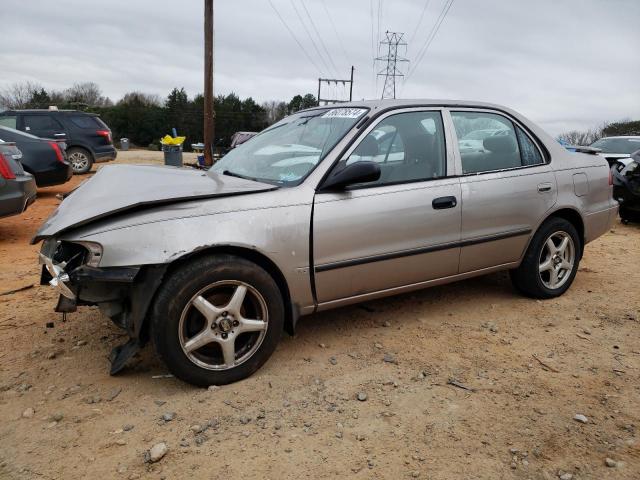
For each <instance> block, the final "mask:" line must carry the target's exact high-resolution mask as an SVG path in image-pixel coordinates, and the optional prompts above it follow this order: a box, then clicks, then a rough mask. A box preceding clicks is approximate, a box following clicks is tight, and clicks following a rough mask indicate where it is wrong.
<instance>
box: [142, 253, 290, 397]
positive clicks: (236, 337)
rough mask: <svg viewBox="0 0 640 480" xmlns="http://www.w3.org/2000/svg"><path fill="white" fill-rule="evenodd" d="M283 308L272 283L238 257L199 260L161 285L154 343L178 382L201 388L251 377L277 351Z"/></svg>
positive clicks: (153, 322)
mask: <svg viewBox="0 0 640 480" xmlns="http://www.w3.org/2000/svg"><path fill="white" fill-rule="evenodd" d="M283 326H284V303H283V300H282V295H281V294H280V290H279V288H278V286H277V284H276V283H275V281H274V280H273V278H272V277H271V276H270V275H269V274H268V273H267V272H266V271H265V270H264V269H262V268H261V267H259V266H258V265H256V264H254V263H252V262H249V261H248V260H245V259H243V258H241V257H236V256H233V255H212V256H209V257H204V258H202V257H200V258H198V259H197V260H193V261H191V262H189V263H187V264H185V265H184V266H182V267H180V268H179V269H178V270H176V271H175V272H174V273H173V274H171V276H170V277H169V278H168V279H167V280H166V281H165V282H164V284H163V285H162V286H161V287H160V290H159V292H158V295H157V297H156V300H155V302H154V305H153V308H152V316H151V337H152V339H153V343H154V344H155V347H156V351H157V352H158V355H159V356H160V358H162V360H163V361H164V362H165V364H166V365H167V367H168V368H169V371H171V373H173V374H174V375H175V376H176V377H178V378H180V379H181V380H184V381H185V382H188V383H191V384H193V385H197V386H203V387H204V386H209V385H223V384H227V383H232V382H236V381H238V380H242V379H243V378H246V377H248V376H250V375H251V374H252V373H254V372H255V371H256V370H258V369H259V368H260V367H261V366H262V365H263V364H264V363H265V362H266V361H267V360H268V359H269V357H270V356H271V354H272V353H273V352H274V350H275V348H276V346H277V344H278V341H279V340H280V336H281V333H282V330H283Z"/></svg>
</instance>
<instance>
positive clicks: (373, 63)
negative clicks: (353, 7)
mask: <svg viewBox="0 0 640 480" xmlns="http://www.w3.org/2000/svg"><path fill="white" fill-rule="evenodd" d="M369 14H370V17H371V59H372V60H371V86H372V87H373V96H375V93H376V61H375V58H376V47H375V43H376V40H375V26H374V23H373V0H369Z"/></svg>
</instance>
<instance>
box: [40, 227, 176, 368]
mask: <svg viewBox="0 0 640 480" xmlns="http://www.w3.org/2000/svg"><path fill="white" fill-rule="evenodd" d="M101 255H102V247H101V246H100V245H99V244H97V243H95V242H70V241H59V240H56V239H54V238H49V239H47V240H45V241H44V242H43V245H42V249H41V251H40V263H41V264H42V273H41V278H40V284H41V285H50V286H52V287H53V288H55V289H56V290H57V291H58V292H59V293H60V297H59V299H58V304H57V306H56V308H55V311H56V312H62V313H69V312H75V311H76V309H77V307H78V306H83V305H88V306H94V305H97V306H98V307H99V308H100V311H101V312H102V313H103V314H104V315H106V316H107V317H109V318H110V319H111V320H112V321H113V323H115V324H116V325H117V326H118V327H120V328H122V329H124V330H125V331H126V332H127V334H128V335H129V341H128V342H127V343H125V344H124V345H120V346H118V347H116V348H114V349H113V351H112V352H111V355H110V360H111V371H110V372H111V374H112V375H113V374H115V373H117V372H118V371H120V370H121V369H122V368H123V367H124V366H125V364H126V362H127V360H129V358H131V357H132V356H133V355H134V354H135V353H136V352H137V351H138V350H139V349H140V348H141V347H142V346H144V344H145V343H146V342H147V341H148V335H147V332H146V331H145V330H144V324H145V318H146V316H147V312H148V310H149V306H150V305H151V301H152V299H153V296H154V294H155V292H156V290H157V289H158V286H159V285H160V283H161V281H162V277H163V276H164V273H165V271H166V269H167V265H144V266H127V267H106V268H100V267H99V266H98V265H99V263H100V258H101Z"/></svg>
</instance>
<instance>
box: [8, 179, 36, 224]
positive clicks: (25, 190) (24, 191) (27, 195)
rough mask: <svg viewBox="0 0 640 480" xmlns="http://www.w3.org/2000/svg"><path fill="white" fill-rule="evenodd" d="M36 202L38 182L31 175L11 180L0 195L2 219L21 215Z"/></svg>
mask: <svg viewBox="0 0 640 480" xmlns="http://www.w3.org/2000/svg"><path fill="white" fill-rule="evenodd" d="M35 200H36V181H35V179H34V178H33V177H32V176H31V175H21V176H18V177H17V178H16V179H15V180H9V181H8V182H7V184H6V185H5V187H4V188H3V192H2V193H1V194H0V217H8V216H9V215H19V214H21V213H22V212H24V211H25V210H26V209H27V207H28V206H29V205H31V204H32V203H33V202H35Z"/></svg>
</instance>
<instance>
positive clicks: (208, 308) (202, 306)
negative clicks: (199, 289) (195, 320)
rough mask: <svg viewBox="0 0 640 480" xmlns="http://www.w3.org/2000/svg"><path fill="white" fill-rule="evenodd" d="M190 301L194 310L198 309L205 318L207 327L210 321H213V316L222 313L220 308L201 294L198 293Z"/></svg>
mask: <svg viewBox="0 0 640 480" xmlns="http://www.w3.org/2000/svg"><path fill="white" fill-rule="evenodd" d="M192 303H193V306H194V307H196V310H198V311H199V312H200V313H201V314H202V315H203V316H204V318H206V319H207V326H209V327H210V326H211V322H213V321H214V320H215V318H216V317H217V316H218V315H220V314H221V313H222V310H221V309H219V308H218V307H216V306H215V305H214V304H212V303H211V302H209V300H207V299H206V298H204V297H203V296H202V295H198V296H197V297H196V298H195V299H194V300H193V302H192Z"/></svg>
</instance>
